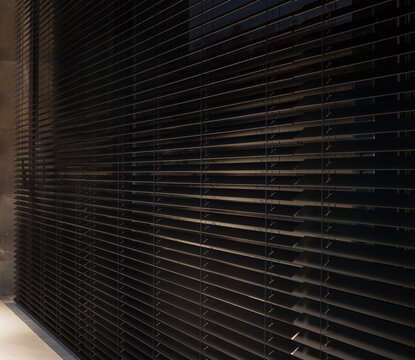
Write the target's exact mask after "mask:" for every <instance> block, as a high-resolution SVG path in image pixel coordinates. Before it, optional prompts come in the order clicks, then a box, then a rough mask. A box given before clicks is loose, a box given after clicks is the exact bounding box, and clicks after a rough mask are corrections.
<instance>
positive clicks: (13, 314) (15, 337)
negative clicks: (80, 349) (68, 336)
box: [0, 298, 77, 360]
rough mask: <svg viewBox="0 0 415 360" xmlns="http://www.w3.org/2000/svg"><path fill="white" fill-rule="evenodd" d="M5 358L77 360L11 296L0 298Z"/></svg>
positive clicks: (1, 353)
mask: <svg viewBox="0 0 415 360" xmlns="http://www.w3.org/2000/svg"><path fill="white" fill-rule="evenodd" d="M0 359H1V360H22V359H24V360H62V359H64V360H76V359H77V358H76V357H75V356H73V354H71V353H70V352H69V351H68V350H67V349H66V348H65V347H63V346H62V345H61V344H60V343H59V342H57V341H56V340H55V339H54V338H53V337H52V336H51V335H50V334H49V333H48V332H46V331H45V330H44V329H43V328H42V327H40V326H39V324H38V323H36V322H35V321H34V320H33V319H32V318H31V317H30V316H28V315H27V313H26V312H24V311H23V310H22V309H21V308H20V307H19V306H18V305H17V304H16V303H14V302H13V300H12V299H11V298H1V299H0Z"/></svg>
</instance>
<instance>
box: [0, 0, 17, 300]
mask: <svg viewBox="0 0 415 360" xmlns="http://www.w3.org/2000/svg"><path fill="white" fill-rule="evenodd" d="M14 49H15V36H14V0H0V296H5V295H12V294H13V287H14V286H13V283H14V261H13V260H14V230H13V229H14V218H13V212H14V173H13V160H14V155H13V154H14V153H13V149H14V138H15V68H16V67H15V65H16V61H15V54H14Z"/></svg>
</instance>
